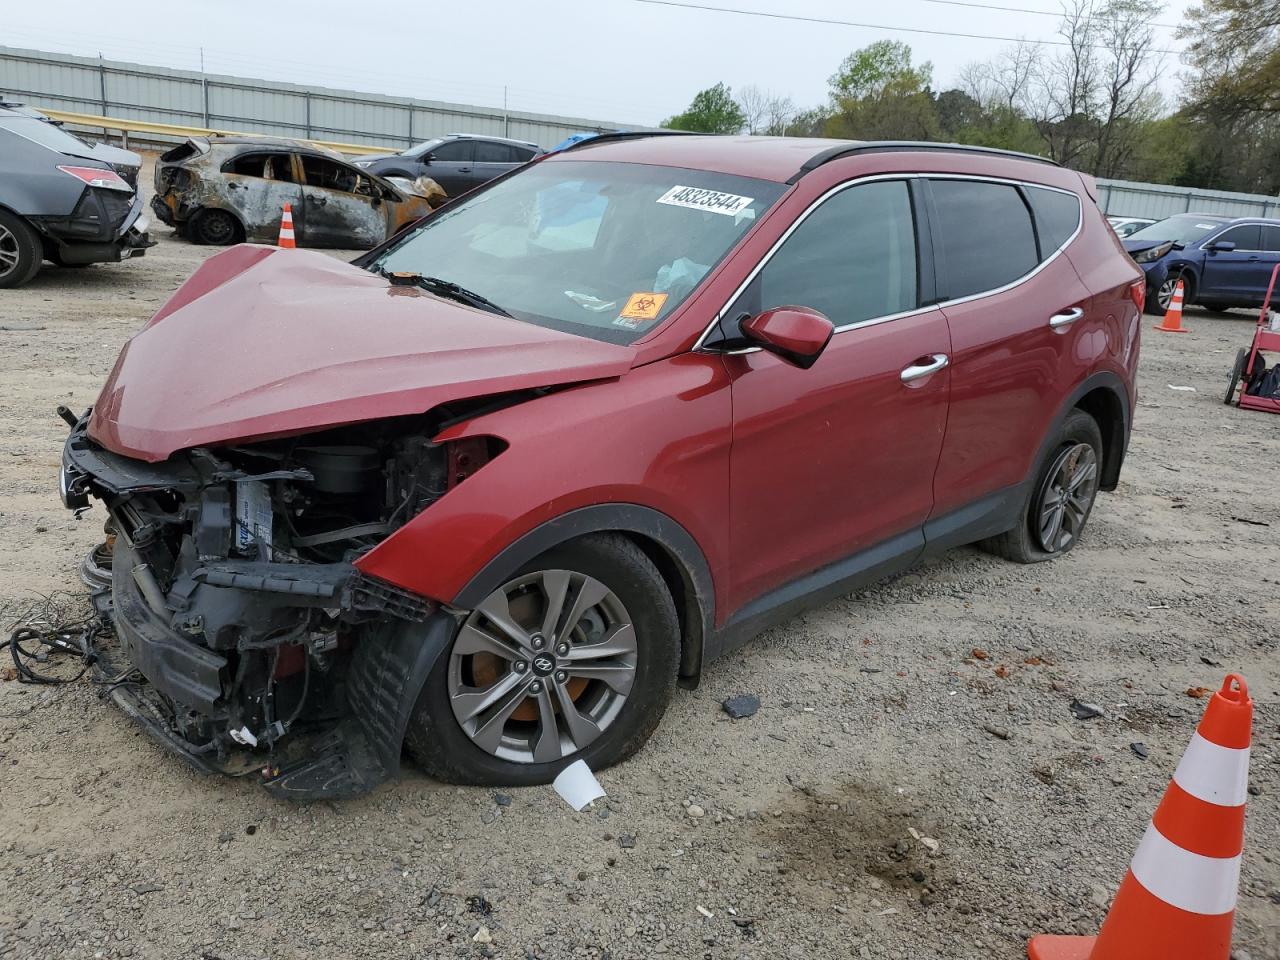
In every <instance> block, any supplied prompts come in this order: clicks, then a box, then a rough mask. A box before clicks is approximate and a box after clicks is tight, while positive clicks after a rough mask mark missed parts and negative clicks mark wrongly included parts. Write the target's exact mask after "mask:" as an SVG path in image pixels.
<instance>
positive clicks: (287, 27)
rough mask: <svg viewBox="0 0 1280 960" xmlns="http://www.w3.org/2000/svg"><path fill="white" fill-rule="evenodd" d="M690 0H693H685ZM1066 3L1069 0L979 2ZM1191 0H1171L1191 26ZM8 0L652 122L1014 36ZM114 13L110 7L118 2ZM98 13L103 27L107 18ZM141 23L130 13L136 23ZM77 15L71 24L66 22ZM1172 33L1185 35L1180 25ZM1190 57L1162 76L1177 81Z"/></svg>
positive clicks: (273, 75) (333, 82) (57, 23)
mask: <svg viewBox="0 0 1280 960" xmlns="http://www.w3.org/2000/svg"><path fill="white" fill-rule="evenodd" d="M678 2H680V0H678ZM688 2H691V3H698V4H702V5H706V6H718V7H734V8H738V9H750V10H762V11H769V12H773V13H787V14H792V15H800V16H810V17H818V18H828V19H837V20H849V21H857V22H860V23H867V24H876V25H879V26H884V27H890V26H893V27H909V28H914V29H919V30H935V31H954V32H962V33H968V34H991V35H997V36H1002V37H1025V38H1027V39H1052V38H1053V36H1054V30H1055V28H1056V25H1057V21H1056V19H1055V18H1054V17H1053V16H1043V15H1037V14H1034V13H1011V12H1005V11H997V10H986V9H975V8H971V7H963V6H949V5H946V4H944V3H939V2H936V0H895V2H893V3H884V2H875V0H688ZM972 2H976V3H987V4H991V5H997V6H1008V7H1018V8H1025V9H1028V10H1039V11H1045V12H1055V11H1057V10H1058V9H1059V7H1058V4H1057V2H1056V0H972ZM1193 5H1194V0H1169V3H1167V4H1166V6H1165V9H1164V12H1163V13H1162V14H1161V15H1160V18H1159V20H1160V22H1161V23H1164V24H1177V23H1178V22H1179V20H1180V19H1181V14H1182V12H1183V11H1184V10H1185V9H1187V8H1188V7H1190V6H1193ZM87 6H89V5H87V4H86V3H85V0H39V2H28V0H0V44H4V45H9V46H19V47H34V48H37V49H42V50H57V51H63V52H67V53H78V54H84V55H89V56H95V55H97V54H98V53H99V52H101V53H102V54H103V55H104V56H106V57H107V58H108V59H117V60H130V61H133V62H137V63H147V64H160V65H163V66H171V67H184V68H187V69H199V67H200V48H201V47H202V46H203V48H204V63H205V68H206V69H207V70H208V71H209V72H210V73H225V74H233V75H237V76H244V77H262V78H265V79H272V80H289V81H292V82H294V83H300V84H304V85H314V86H330V87H345V88H349V89H357V90H366V91H371V92H378V93H387V94H397V95H401V96H416V97H421V98H423V99H433V100H449V101H454V102H461V103H473V104H482V105H489V106H501V104H502V100H503V87H504V85H505V86H506V87H507V88H508V96H509V102H510V107H511V109H513V110H529V111H534V112H539V113H559V114H568V115H573V116H579V117H585V118H589V119H594V120H606V121H614V122H622V123H637V124H656V123H657V122H659V121H660V120H661V119H662V118H664V117H666V116H669V115H671V114H673V113H676V112H679V111H680V110H682V109H683V108H684V107H685V106H686V105H687V104H688V102H689V99H690V98H691V97H692V95H693V94H694V93H695V92H697V91H698V90H699V89H701V88H703V87H707V86H710V85H711V84H714V83H716V82H718V81H721V80H723V81H724V82H726V83H728V84H729V85H730V86H732V87H735V88H738V87H741V86H743V85H745V84H755V85H757V86H759V87H761V88H764V89H767V90H771V91H774V92H776V93H779V94H785V95H788V96H790V97H791V98H792V99H793V100H794V101H795V102H796V104H797V105H798V106H800V107H806V106H813V105H816V104H818V103H821V102H822V101H823V100H824V99H825V96H826V89H827V83H826V80H827V77H828V76H830V74H831V73H832V72H833V71H834V70H835V68H836V66H837V64H838V63H839V62H840V60H841V59H842V58H843V57H844V56H845V55H846V54H847V53H849V52H850V51H851V50H854V49H856V48H858V47H862V46H865V45H866V44H869V43H872V42H874V41H876V40H880V39H893V40H903V41H905V42H907V43H909V44H910V45H911V48H912V50H913V51H914V53H915V57H916V60H917V61H921V60H929V61H932V62H933V65H934V80H935V87H936V88H938V89H945V88H946V87H947V86H949V85H951V83H952V82H953V81H954V80H955V78H956V75H957V73H958V71H959V70H960V68H961V67H963V66H964V65H965V64H966V63H968V62H970V61H973V60H980V59H987V58H989V57H991V56H993V55H995V54H996V53H998V52H999V51H1000V49H1001V48H1002V47H1004V46H1007V44H1005V43H1002V42H1001V41H997V40H980V39H972V38H967V37H952V36H933V35H926V34H919V33H909V32H900V31H897V30H887V29H870V28H864V27H851V26H837V25H832V24H817V23H800V22H792V21H786V20H777V19H766V18H762V17H751V16H739V15H734V14H729V13H721V12H711V11H703V10H690V9H676V8H673V7H665V6H655V5H652V4H648V3H643V2H640V0H538V2H521V0H476V2H452V3H439V4H431V3H412V2H410V3H392V4H387V3H370V2H367V0H354V2H345V0H305V2H304V0H269V2H261V0H255V2H245V0H129V2H127V3H120V4H115V5H108V6H105V7H104V6H102V5H101V4H98V5H94V6H93V9H94V10H95V11H96V12H97V14H99V16H92V17H86V16H85V15H84V14H85V12H86V8H87ZM107 11H110V12H109V13H108V12H107ZM95 23H100V24H101V30H100V31H99V30H95V29H94V24H95ZM130 24H132V26H130ZM67 25H70V26H72V27H73V28H74V29H64V26H67ZM1157 34H1158V36H1159V37H1160V38H1161V43H1160V46H1161V47H1165V48H1169V49H1182V48H1183V47H1185V42H1184V41H1180V40H1178V39H1177V37H1176V34H1175V32H1174V30H1172V29H1159V30H1158V31H1157ZM1179 69H1181V67H1180V64H1179V62H1178V58H1177V57H1176V56H1169V57H1167V58H1166V64H1165V79H1164V82H1163V84H1162V86H1163V87H1164V90H1165V92H1166V93H1167V94H1169V95H1176V92H1177V84H1176V73H1177V71H1178V70H1179Z"/></svg>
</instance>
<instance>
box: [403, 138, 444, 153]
mask: <svg viewBox="0 0 1280 960" xmlns="http://www.w3.org/2000/svg"><path fill="white" fill-rule="evenodd" d="M442 143H444V141H443V140H441V139H440V138H438V137H437V138H436V139H435V140H424V141H422V143H416V144H414V145H413V146H412V147H410V148H409V149H408V150H401V151H400V156H402V157H420V156H422V155H423V154H424V153H426V152H427V151H428V150H432V149H434V148H435V147H438V146H440V144H442Z"/></svg>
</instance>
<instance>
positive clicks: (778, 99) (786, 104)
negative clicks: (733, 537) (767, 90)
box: [764, 95, 796, 137]
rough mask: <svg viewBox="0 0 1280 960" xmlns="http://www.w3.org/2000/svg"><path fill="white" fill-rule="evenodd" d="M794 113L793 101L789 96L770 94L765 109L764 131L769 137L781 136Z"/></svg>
mask: <svg viewBox="0 0 1280 960" xmlns="http://www.w3.org/2000/svg"><path fill="white" fill-rule="evenodd" d="M795 115H796V105H795V102H794V101H793V100H792V99H791V98H790V97H784V96H774V95H770V97H769V101H768V106H767V109H766V110H765V125H764V132H765V133H767V134H768V135H769V136H771V137H781V136H784V135H785V134H786V132H787V127H788V125H789V124H790V123H791V120H792V118H793V117H795Z"/></svg>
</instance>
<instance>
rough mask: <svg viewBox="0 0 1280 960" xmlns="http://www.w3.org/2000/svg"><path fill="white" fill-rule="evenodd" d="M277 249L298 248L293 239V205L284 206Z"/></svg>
mask: <svg viewBox="0 0 1280 960" xmlns="http://www.w3.org/2000/svg"><path fill="white" fill-rule="evenodd" d="M276 246H277V247H288V248H289V249H293V248H294V247H297V243H295V242H294V239H293V204H292V203H286V204H285V205H284V216H282V217H281V218H280V239H279V240H277V241H276Z"/></svg>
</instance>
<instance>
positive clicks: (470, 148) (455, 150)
mask: <svg viewBox="0 0 1280 960" xmlns="http://www.w3.org/2000/svg"><path fill="white" fill-rule="evenodd" d="M423 161H424V162H425V170H424V172H425V173H426V175H427V176H428V177H430V178H431V179H432V180H434V181H435V182H436V183H438V184H440V186H441V187H443V188H444V192H445V193H447V194H448V195H449V196H450V197H456V196H458V195H459V194H463V193H466V192H467V191H468V190H470V189H471V188H472V187H474V186H475V185H476V178H475V166H474V164H475V141H474V140H446V141H445V142H444V143H442V144H440V146H438V147H436V148H435V149H434V150H432V151H431V152H430V153H429V154H428V155H427V156H425V157H423Z"/></svg>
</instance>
